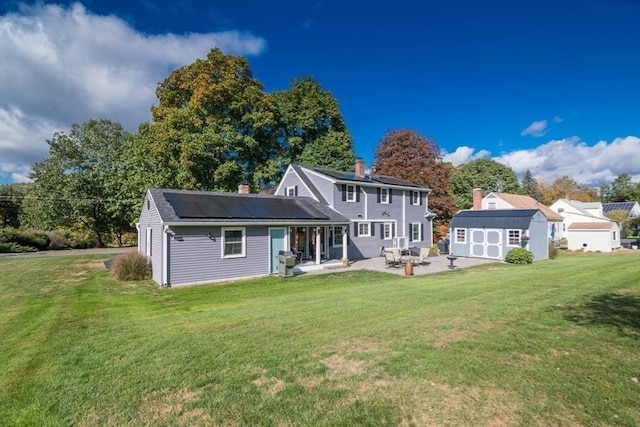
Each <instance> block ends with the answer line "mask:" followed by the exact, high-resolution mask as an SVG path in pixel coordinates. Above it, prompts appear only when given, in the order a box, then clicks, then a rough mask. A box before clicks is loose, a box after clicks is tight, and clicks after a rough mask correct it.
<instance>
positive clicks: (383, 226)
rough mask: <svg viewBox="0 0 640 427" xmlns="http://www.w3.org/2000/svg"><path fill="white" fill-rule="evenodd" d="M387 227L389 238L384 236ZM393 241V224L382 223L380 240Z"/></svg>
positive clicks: (390, 222) (389, 222)
mask: <svg viewBox="0 0 640 427" xmlns="http://www.w3.org/2000/svg"><path fill="white" fill-rule="evenodd" d="M387 226H388V227H389V237H387V236H386V233H387ZM391 239H393V222H392V221H388V222H383V223H382V240H391Z"/></svg>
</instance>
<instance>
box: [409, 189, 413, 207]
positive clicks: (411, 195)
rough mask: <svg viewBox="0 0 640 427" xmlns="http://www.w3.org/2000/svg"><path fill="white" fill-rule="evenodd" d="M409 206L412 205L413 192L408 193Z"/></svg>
mask: <svg viewBox="0 0 640 427" xmlns="http://www.w3.org/2000/svg"><path fill="white" fill-rule="evenodd" d="M409 204H410V205H413V191H409Z"/></svg>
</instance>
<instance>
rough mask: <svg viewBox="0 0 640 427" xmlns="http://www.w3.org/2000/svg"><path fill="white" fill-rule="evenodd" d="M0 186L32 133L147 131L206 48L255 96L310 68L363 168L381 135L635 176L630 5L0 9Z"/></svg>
mask: <svg viewBox="0 0 640 427" xmlns="http://www.w3.org/2000/svg"><path fill="white" fill-rule="evenodd" d="M0 7H1V9H0V183H2V182H4V183H6V182H22V181H25V180H27V176H28V172H29V166H30V164H31V163H33V162H35V161H38V160H40V159H42V158H43V157H45V156H46V155H47V149H48V146H47V144H46V139H49V138H51V137H52V136H53V133H54V132H57V131H66V130H67V129H68V127H69V125H71V124H72V123H82V122H84V121H86V120H89V119H92V118H100V117H106V118H109V119H112V120H116V121H119V122H121V123H122V124H123V125H125V127H127V129H128V130H131V131H135V129H136V128H137V125H138V124H139V123H141V122H143V121H146V120H149V118H150V114H149V108H150V106H151V105H152V104H154V103H155V101H156V99H155V96H154V94H153V91H154V89H155V85H156V83H157V82H160V81H162V80H163V79H164V78H165V77H167V76H168V74H169V73H170V72H171V70H173V69H175V68H178V67H180V66H182V65H186V64H190V63H192V62H193V61H194V60H195V59H196V58H201V57H204V56H205V55H206V53H207V52H208V50H209V49H211V48H213V47H215V46H217V47H220V48H221V49H222V50H223V51H225V52H227V53H231V54H236V55H244V56H246V57H247V58H248V60H249V63H250V67H251V69H252V71H253V73H254V76H255V77H256V78H257V79H258V80H260V81H261V82H262V83H263V84H264V86H265V89H266V90H267V91H272V90H275V89H286V88H287V87H288V86H289V84H290V82H291V80H292V79H293V78H295V77H300V76H304V75H311V76H313V77H314V78H315V79H317V80H318V81H319V82H320V84H321V86H322V87H323V88H324V89H326V90H328V91H330V92H332V93H333V95H334V97H335V98H336V99H337V100H338V102H339V104H340V108H341V111H342V114H343V116H344V118H345V121H346V123H347V126H348V129H349V131H350V132H351V134H352V137H353V139H354V143H355V149H356V154H357V155H358V156H361V157H363V158H364V159H365V161H366V163H367V165H370V164H371V162H372V161H373V158H374V157H373V156H374V150H375V147H376V145H377V144H378V143H379V142H380V140H381V138H382V137H383V136H384V134H385V133H386V132H387V131H388V130H395V129H401V128H410V129H415V130H417V131H418V132H419V133H420V134H422V135H424V136H428V137H431V138H433V139H434V140H435V141H436V143H437V144H438V146H439V147H440V148H441V149H442V152H443V154H444V155H445V160H448V161H451V162H452V163H454V164H460V163H464V162H467V161H470V160H473V159H475V158H478V157H490V158H493V159H495V160H497V161H500V162H501V163H504V164H506V165H508V166H510V167H512V168H513V169H514V170H515V171H516V172H517V173H518V174H519V175H520V176H521V175H522V174H523V173H524V171H525V170H527V169H530V170H531V172H532V173H533V175H534V177H536V178H538V179H540V180H542V181H545V182H551V181H552V180H553V179H555V178H557V177H559V176H564V175H567V176H569V177H571V178H573V179H575V180H576V181H577V182H578V183H580V184H589V185H597V184H598V183H599V182H602V181H603V180H608V181H611V180H613V179H614V178H615V176H617V175H618V174H619V173H621V172H627V173H629V174H630V175H632V177H633V180H634V181H636V182H640V25H638V22H640V2H638V1H634V0H582V1H578V0H575V1H548V0H539V1H509V2H507V1H492V0H488V1H482V2H479V1H469V0H458V1H456V0H453V1H405V0H398V1H394V2H387V1H380V2H369V1H347V0H343V1H336V0H321V1H314V2H306V1H282V0H280V1H279V0H273V1H269V2H265V1H241V2H229V1H225V2H222V1H186V0H183V1H153V0H145V1H140V2H137V1H119V0H118V1H109V2H105V1H94V0H91V1H84V2H56V3H49V2H40V3H34V2H25V3H20V2H11V1H5V2H3V3H2V5H1V6H0Z"/></svg>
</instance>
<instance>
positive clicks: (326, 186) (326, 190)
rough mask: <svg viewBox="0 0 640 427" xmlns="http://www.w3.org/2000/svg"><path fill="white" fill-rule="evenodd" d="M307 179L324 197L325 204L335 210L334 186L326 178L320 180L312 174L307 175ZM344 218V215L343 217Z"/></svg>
mask: <svg viewBox="0 0 640 427" xmlns="http://www.w3.org/2000/svg"><path fill="white" fill-rule="evenodd" d="M307 178H309V180H310V181H311V182H312V183H313V185H315V186H316V188H317V189H318V191H319V192H320V193H321V194H322V195H323V196H324V198H325V199H326V200H327V203H329V205H331V206H332V207H333V208H334V209H335V190H334V189H335V188H336V185H335V184H334V183H333V182H331V181H330V180H328V179H326V178H321V177H319V176H317V175H314V174H312V173H307ZM336 210H337V211H338V212H340V213H343V212H341V211H340V210H339V209H336ZM345 216H346V215H345Z"/></svg>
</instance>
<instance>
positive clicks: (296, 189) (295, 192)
mask: <svg viewBox="0 0 640 427" xmlns="http://www.w3.org/2000/svg"><path fill="white" fill-rule="evenodd" d="M293 188H294V190H293V192H294V194H295V196H296V197H298V186H297V185H296V186H295V187H293Z"/></svg>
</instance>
